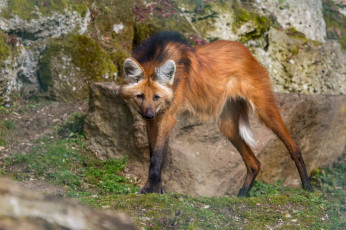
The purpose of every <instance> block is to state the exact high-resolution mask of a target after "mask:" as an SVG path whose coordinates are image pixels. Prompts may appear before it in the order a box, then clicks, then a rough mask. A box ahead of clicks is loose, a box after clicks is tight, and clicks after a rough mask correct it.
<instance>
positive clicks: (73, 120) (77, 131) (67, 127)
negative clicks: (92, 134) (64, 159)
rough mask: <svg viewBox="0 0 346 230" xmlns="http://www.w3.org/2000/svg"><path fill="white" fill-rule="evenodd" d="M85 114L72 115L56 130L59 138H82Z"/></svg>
mask: <svg viewBox="0 0 346 230" xmlns="http://www.w3.org/2000/svg"><path fill="white" fill-rule="evenodd" d="M85 117H86V114H79V113H73V114H72V116H71V117H70V118H69V119H68V121H67V122H66V123H65V124H63V125H61V126H60V127H59V128H58V134H59V136H61V137H63V138H72V137H77V136H84V131H83V127H84V120H85Z"/></svg>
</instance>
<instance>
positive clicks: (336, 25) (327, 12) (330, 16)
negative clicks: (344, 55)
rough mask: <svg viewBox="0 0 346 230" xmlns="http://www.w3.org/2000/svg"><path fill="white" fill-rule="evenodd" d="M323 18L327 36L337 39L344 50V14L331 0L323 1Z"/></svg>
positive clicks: (345, 36) (345, 25) (345, 32)
mask: <svg viewBox="0 0 346 230" xmlns="http://www.w3.org/2000/svg"><path fill="white" fill-rule="evenodd" d="M323 18H324V20H325V22H326V27H327V37H328V38H329V39H335V40H337V41H338V42H339V43H340V45H341V48H342V49H343V50H346V16H345V15H343V14H341V13H340V12H339V11H338V10H337V7H336V5H335V3H334V2H333V1H331V0H326V1H323Z"/></svg>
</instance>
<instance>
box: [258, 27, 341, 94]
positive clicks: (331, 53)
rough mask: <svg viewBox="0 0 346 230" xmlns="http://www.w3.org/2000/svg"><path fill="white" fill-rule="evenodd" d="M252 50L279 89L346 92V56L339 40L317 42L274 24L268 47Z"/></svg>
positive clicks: (306, 92)
mask: <svg viewBox="0 0 346 230" xmlns="http://www.w3.org/2000/svg"><path fill="white" fill-rule="evenodd" d="M253 51H254V55H255V56H256V58H257V59H258V60H259V62H260V63H261V64H263V65H264V66H265V67H266V68H267V69H268V71H269V75H270V76H271V78H272V80H273V85H274V89H275V91H277V92H300V93H304V94H345V93H346V78H345V72H346V59H345V58H344V56H343V53H342V51H341V48H340V45H339V44H338V43H337V42H336V41H327V42H325V43H316V42H313V41H309V40H307V39H305V38H302V37H294V36H289V35H287V34H286V33H285V32H283V31H279V30H276V29H273V28H271V29H270V30H269V33H268V47H267V49H261V48H255V49H253Z"/></svg>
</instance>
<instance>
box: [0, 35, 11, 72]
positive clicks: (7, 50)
mask: <svg viewBox="0 0 346 230" xmlns="http://www.w3.org/2000/svg"><path fill="white" fill-rule="evenodd" d="M11 53H12V52H11V47H10V46H9V45H8V44H7V35H6V34H5V33H3V32H1V31H0V66H2V65H3V61H4V60H6V59H8V57H9V56H11Z"/></svg>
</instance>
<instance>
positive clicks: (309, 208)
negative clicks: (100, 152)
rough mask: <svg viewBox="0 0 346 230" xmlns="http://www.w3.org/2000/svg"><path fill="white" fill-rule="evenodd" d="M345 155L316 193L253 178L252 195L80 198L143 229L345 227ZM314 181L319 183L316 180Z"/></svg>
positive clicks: (321, 174) (322, 174)
mask: <svg viewBox="0 0 346 230" xmlns="http://www.w3.org/2000/svg"><path fill="white" fill-rule="evenodd" d="M345 169H346V164H345V158H343V159H341V160H339V162H338V163H336V164H334V166H333V167H330V168H327V169H319V171H318V173H317V174H314V175H313V177H312V181H313V182H314V185H315V186H314V187H315V190H316V191H315V192H314V193H310V192H306V191H304V190H302V189H301V188H285V187H284V186H283V183H282V181H278V182H277V183H276V184H274V185H268V184H265V183H263V182H261V181H256V182H255V184H254V186H253V188H252V189H251V191H250V197H248V198H238V197H234V196H227V197H226V196H222V197H191V196H187V195H181V194H173V193H170V194H164V195H160V194H147V195H136V194H129V195H123V194H119V195H113V194H107V195H100V196H97V197H95V196H93V197H91V196H85V197H82V198H80V200H81V201H82V202H83V203H85V204H87V205H90V206H93V207H95V208H100V209H109V210H119V211H122V212H125V213H127V214H129V215H130V216H132V217H134V218H135V220H136V223H137V225H138V226H139V227H142V228H144V229H345V227H346V222H345V214H346V209H345V195H346V192H345V191H346V190H345V179H344V174H345ZM315 181H318V182H317V184H316V183H315Z"/></svg>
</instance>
